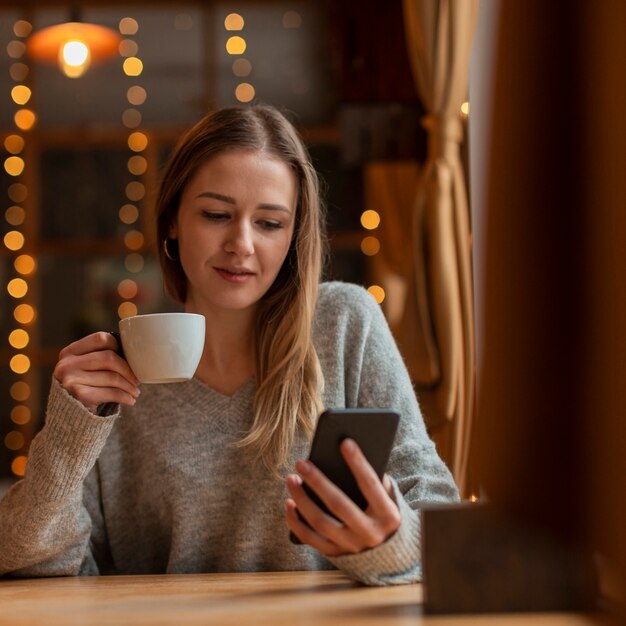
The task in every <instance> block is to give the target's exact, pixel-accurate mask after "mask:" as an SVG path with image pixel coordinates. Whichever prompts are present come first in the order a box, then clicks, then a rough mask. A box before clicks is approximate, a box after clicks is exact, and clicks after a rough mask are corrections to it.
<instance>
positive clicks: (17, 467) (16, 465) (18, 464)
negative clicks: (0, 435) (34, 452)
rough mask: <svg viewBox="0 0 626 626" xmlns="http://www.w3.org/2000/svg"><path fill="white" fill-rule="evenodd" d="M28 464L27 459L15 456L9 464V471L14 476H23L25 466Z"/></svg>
mask: <svg viewBox="0 0 626 626" xmlns="http://www.w3.org/2000/svg"><path fill="white" fill-rule="evenodd" d="M27 464H28V458H27V457H25V456H23V455H20V456H16V457H15V458H14V459H13V462H12V463H11V471H12V472H13V474H14V475H15V476H20V477H21V476H24V474H26V465H27Z"/></svg>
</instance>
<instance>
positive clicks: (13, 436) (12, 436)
mask: <svg viewBox="0 0 626 626" xmlns="http://www.w3.org/2000/svg"><path fill="white" fill-rule="evenodd" d="M4 445H5V446H6V447H7V448H8V449H9V450H21V449H22V447H23V446H24V435H22V433H21V432H19V431H17V430H12V431H11V432H9V433H7V436H6V437H5V438H4Z"/></svg>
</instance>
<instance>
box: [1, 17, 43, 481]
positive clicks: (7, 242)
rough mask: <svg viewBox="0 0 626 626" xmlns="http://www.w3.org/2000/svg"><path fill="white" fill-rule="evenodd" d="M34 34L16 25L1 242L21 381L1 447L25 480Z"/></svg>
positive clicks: (11, 341) (13, 391)
mask: <svg viewBox="0 0 626 626" xmlns="http://www.w3.org/2000/svg"><path fill="white" fill-rule="evenodd" d="M31 30H32V26H31V24H30V23H29V22H27V21H26V20H17V21H15V22H14V24H13V33H14V34H15V39H14V40H13V41H11V42H10V43H9V45H8V46H7V55H8V56H9V58H10V59H12V60H13V61H12V62H10V63H9V75H10V78H11V80H12V81H13V83H12V84H11V85H10V87H9V89H10V98H11V101H12V102H13V104H14V105H15V109H14V112H13V122H14V125H15V129H14V130H13V132H11V133H9V134H8V135H7V136H6V137H5V139H4V148H5V150H6V151H7V152H8V153H9V154H10V155H11V156H9V157H7V158H6V159H5V160H4V163H3V166H4V171H5V172H6V173H7V174H8V175H9V176H11V177H13V178H14V179H15V181H14V182H12V183H11V184H10V185H9V186H8V189H7V195H8V199H9V201H10V204H11V206H9V207H8V208H7V209H6V210H5V211H4V219H5V221H6V223H7V224H9V225H10V227H11V228H10V230H8V231H7V232H6V233H5V235H4V237H3V239H2V243H3V244H4V247H5V249H6V250H7V251H8V252H9V253H13V254H14V255H15V256H14V259H13V268H14V270H15V273H16V275H14V276H8V277H7V281H6V285H5V288H6V292H7V293H8V294H9V296H10V297H11V298H12V299H13V301H18V302H16V306H15V308H14V310H13V320H14V325H13V328H9V333H8V335H7V336H6V338H5V341H6V342H7V344H8V346H9V349H10V351H11V357H10V359H9V368H10V370H11V371H12V372H13V375H14V376H15V378H16V379H15V380H14V382H13V383H12V384H11V386H10V389H9V396H10V399H11V401H12V402H14V405H13V407H12V409H11V412H10V416H11V421H12V422H13V424H14V425H15V427H14V428H13V430H11V431H10V432H8V433H7V434H6V435H5V436H4V438H3V439H2V442H3V444H4V447H5V448H6V449H8V450H10V451H11V452H12V453H14V456H13V459H12V461H11V471H12V472H13V474H15V475H16V476H23V475H24V471H25V469H26V463H27V457H26V455H24V454H23V453H22V450H23V449H26V448H27V447H28V445H29V443H30V429H29V428H28V424H29V423H30V422H31V409H30V407H29V406H28V404H25V403H27V402H28V400H29V399H31V395H32V394H31V387H30V385H29V384H28V381H27V378H26V376H27V375H28V372H29V371H30V369H31V359H30V356H29V353H28V349H29V346H30V344H31V334H30V332H29V331H28V330H27V327H28V325H29V324H31V323H32V321H33V320H34V319H35V317H36V310H35V308H34V307H33V306H32V305H31V304H30V303H28V302H27V301H24V300H25V299H27V296H28V295H29V280H30V279H31V277H32V276H33V275H34V274H35V272H36V269H37V263H36V261H35V259H34V258H33V257H32V256H31V255H29V254H25V253H23V252H22V251H23V250H24V249H25V248H27V244H28V242H27V241H26V236H25V232H24V224H25V222H26V219H27V212H26V209H25V208H24V206H23V205H24V202H25V201H26V200H27V198H28V188H27V187H26V185H25V184H24V182H22V179H21V177H22V176H23V174H24V172H25V171H27V169H28V162H27V159H26V154H27V153H26V151H25V148H26V144H27V133H28V132H29V131H30V130H31V129H32V128H33V126H34V125H35V123H36V121H37V116H36V115H35V113H34V112H33V110H32V109H31V108H29V106H30V105H31V101H32V97H33V93H32V91H31V88H30V87H29V85H27V84H26V80H27V78H28V76H29V74H30V71H29V67H28V65H27V64H26V63H25V62H24V61H25V59H24V58H23V57H24V53H25V51H26V43H25V40H26V38H27V37H28V36H29V35H30V32H31Z"/></svg>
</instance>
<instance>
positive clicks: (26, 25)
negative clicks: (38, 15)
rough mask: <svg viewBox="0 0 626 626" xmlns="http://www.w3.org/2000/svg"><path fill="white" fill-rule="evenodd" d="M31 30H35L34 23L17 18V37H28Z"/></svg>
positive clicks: (14, 30)
mask: <svg viewBox="0 0 626 626" xmlns="http://www.w3.org/2000/svg"><path fill="white" fill-rule="evenodd" d="M31 30H33V25H32V24H31V23H30V22H27V21H26V20H17V22H15V24H13V32H14V33H15V36H16V37H22V38H25V37H28V35H30V31H31Z"/></svg>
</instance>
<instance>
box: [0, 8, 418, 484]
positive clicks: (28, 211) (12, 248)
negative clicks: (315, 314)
mask: <svg viewBox="0 0 626 626" xmlns="http://www.w3.org/2000/svg"><path fill="white" fill-rule="evenodd" d="M68 21H74V22H75V21H80V22H85V23H94V24H97V25H100V26H103V27H106V28H108V29H110V32H111V33H114V34H116V35H117V37H118V41H117V42H114V50H113V53H112V54H111V55H110V56H109V57H108V58H105V59H103V60H98V59H96V58H94V59H92V62H91V65H90V66H89V67H88V68H87V69H86V71H85V72H84V73H83V74H82V75H80V76H79V77H70V76H67V75H66V74H65V73H64V71H62V69H63V68H62V67H60V66H59V64H58V63H57V62H56V58H54V56H53V57H52V59H48V60H47V61H46V60H45V59H42V58H40V57H38V56H37V55H36V54H35V50H34V49H33V48H30V47H28V48H27V46H26V44H27V43H28V45H29V46H30V42H31V41H33V40H34V37H35V35H36V34H37V33H40V32H41V31H42V30H43V29H45V28H46V27H49V26H51V25H56V24H61V23H64V22H68ZM374 32H375V33H376V41H375V42H374V40H373V36H372V34H373V33H374ZM0 40H1V46H0V50H1V53H0V76H1V77H2V80H1V81H0V85H1V87H0V134H1V136H2V140H3V141H2V146H1V149H2V162H3V163H4V167H3V168H2V170H1V171H0V198H2V209H1V215H0V238H1V239H2V241H3V242H4V245H1V246H0V287H1V289H2V296H1V303H2V305H1V308H0V337H1V338H2V341H1V342H0V476H3V477H6V478H11V477H17V476H20V475H22V474H23V472H24V468H25V463H26V458H27V452H28V446H29V442H30V440H31V439H32V437H33V435H34V434H35V433H36V432H37V430H38V429H39V428H40V427H41V425H42V419H43V414H44V409H45V400H46V396H47V392H48V388H49V382H50V377H51V374H52V369H53V367H54V364H55V362H56V360H57V356H58V352H59V350H60V349H61V348H62V347H63V346H65V345H67V344H68V343H70V342H71V341H74V340H75V339H77V338H79V337H81V336H83V335H85V334H86V333H89V332H92V331H94V330H99V329H114V328H116V326H117V320H118V318H120V317H125V316H127V315H132V314H135V313H137V312H139V313H150V312H154V311H163V310H170V309H172V308H174V305H173V303H172V302H171V301H169V300H168V299H167V298H166V297H165V296H164V294H163V289H162V284H161V279H160V275H159V270H158V267H157V264H156V262H155V257H154V241H153V235H152V231H151V224H152V216H151V195H152V194H153V193H154V190H155V186H156V183H157V181H158V177H159V172H160V170H161V168H162V166H163V164H164V162H165V161H166V159H167V156H168V154H169V152H170V150H171V148H172V146H173V144H174V142H175V141H176V139H177V138H178V137H179V135H180V134H181V132H182V131H184V130H185V129H186V128H187V127H189V126H190V125H191V124H193V123H194V122H195V121H196V120H197V119H199V118H200V117H201V116H202V115H203V114H204V113H205V112H206V111H207V110H210V109H212V108H216V107H222V106H227V105H232V104H237V103H247V102H265V103H273V104H276V105H277V106H279V107H280V108H281V109H282V110H283V111H284V112H285V113H286V114H287V115H288V117H289V118H290V119H291V120H292V121H293V122H294V123H295V125H296V126H297V127H298V128H299V130H300V131H301V132H302V133H303V135H304V137H305V140H306V142H307V144H308V146H309V149H310V151H311V154H312V157H313V160H314V163H315V166H316V168H317V170H318V171H319V173H320V175H321V178H322V180H323V185H324V195H325V200H326V204H327V206H328V229H329V235H330V243H331V250H332V254H331V260H330V263H329V267H328V268H327V276H328V277H329V278H336V279H341V280H350V281H354V282H357V283H359V284H362V285H364V286H365V287H369V288H370V290H371V291H372V293H373V295H374V296H375V297H376V298H377V300H378V301H379V302H381V303H383V302H384V300H385V298H386V300H387V301H386V302H385V303H384V306H385V307H388V306H391V307H393V297H391V298H390V297H389V296H388V295H387V294H386V293H385V291H384V287H383V286H382V285H380V284H379V283H380V281H378V282H377V270H376V256H377V255H380V254H381V242H380V240H379V238H377V236H376V228H377V225H378V224H379V221H380V216H379V215H377V213H376V211H375V210H371V209H370V211H369V212H368V213H367V214H366V215H365V216H364V215H363V214H364V212H365V211H366V209H367V207H366V206H365V202H364V186H365V175H366V170H367V168H368V166H370V165H372V164H375V163H377V162H409V163H413V164H417V163H418V162H420V161H421V160H423V158H424V154H425V151H426V135H425V131H424V130H423V128H422V127H421V126H420V123H419V119H420V116H421V114H422V112H423V111H422V104H421V102H420V99H419V97H418V95H417V92H416V89H415V86H414V82H413V79H412V77H411V69H410V65H409V60H408V55H407V49H406V42H405V34H404V25H403V17H402V4H401V2H400V1H399V0H391V1H390V2H389V3H387V4H386V7H385V10H384V11H383V12H381V11H379V10H378V8H377V6H376V3H374V2H369V3H368V2H365V3H362V2H358V3H357V2H356V1H347V2H341V3H336V2H317V1H316V2H313V1H306V0H294V1H291V0H289V1H276V2H274V1H248V2H238V3H233V2H167V1H161V2H150V3H147V2H123V3H122V2H115V1H109V2H105V1H100V2H97V1H94V2H81V3H73V4H71V3H66V2H19V3H6V2H5V3H2V5H0ZM93 54H94V57H95V53H93ZM66 69H67V68H66ZM382 253H384V250H383V251H382ZM380 258H382V257H380Z"/></svg>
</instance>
